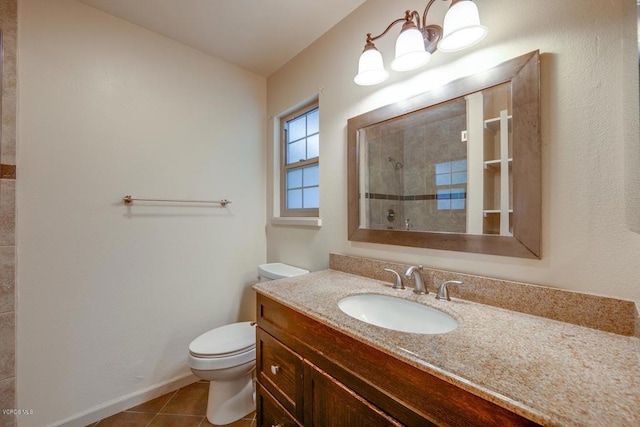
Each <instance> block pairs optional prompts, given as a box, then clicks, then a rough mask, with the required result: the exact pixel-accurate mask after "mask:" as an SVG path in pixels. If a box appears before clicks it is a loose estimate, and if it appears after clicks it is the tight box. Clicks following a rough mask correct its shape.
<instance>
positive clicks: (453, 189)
mask: <svg viewBox="0 0 640 427" xmlns="http://www.w3.org/2000/svg"><path fill="white" fill-rule="evenodd" d="M466 184H467V159H462V160H454V161H453V162H442V163H436V186H437V187H438V195H437V200H438V210H458V209H465V198H466V196H467V195H466V192H467V190H466Z"/></svg>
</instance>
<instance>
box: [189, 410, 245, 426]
mask: <svg viewBox="0 0 640 427" xmlns="http://www.w3.org/2000/svg"><path fill="white" fill-rule="evenodd" d="M255 421H256V413H255V412H253V413H251V414H249V415H247V416H246V417H244V418H243V419H241V420H238V421H235V422H233V423H231V424H225V426H224V427H255V425H256V424H255ZM200 426H201V427H210V426H216V424H211V423H210V422H209V420H207V418H206V417H205V418H204V420H203V421H202V424H200Z"/></svg>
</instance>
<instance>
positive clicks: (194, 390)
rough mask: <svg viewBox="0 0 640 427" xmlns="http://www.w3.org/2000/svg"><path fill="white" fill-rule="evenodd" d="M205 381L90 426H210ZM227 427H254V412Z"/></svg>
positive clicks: (206, 383) (207, 388) (207, 387)
mask: <svg viewBox="0 0 640 427" xmlns="http://www.w3.org/2000/svg"><path fill="white" fill-rule="evenodd" d="M208 393H209V383H208V382H206V381H203V382H197V383H193V384H191V385H188V386H186V387H183V388H181V389H179V390H177V391H172V392H171V393H167V394H165V395H164V396H160V397H158V398H156V399H153V400H150V401H149V402H146V403H143V404H141V405H138V406H134V407H133V408H131V409H127V410H126V411H123V412H120V413H119V414H116V415H113V416H111V417H109V418H105V419H103V420H101V421H98V422H97V423H95V424H91V427H93V426H97V427H202V426H212V425H213V424H211V423H210V422H209V421H207V417H205V414H206V411H207V395H208ZM227 426H228V427H256V421H255V413H252V414H249V415H248V416H247V417H246V418H245V419H242V420H240V421H236V422H235V423H232V424H227Z"/></svg>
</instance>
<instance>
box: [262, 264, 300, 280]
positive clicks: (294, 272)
mask: <svg viewBox="0 0 640 427" xmlns="http://www.w3.org/2000/svg"><path fill="white" fill-rule="evenodd" d="M308 272H309V270H305V269H303V268H298V267H294V266H292V265H288V264H283V263H281V262H273V263H270V264H260V265H259V266H258V280H260V281H261V282H266V281H267V280H276V279H282V278H284V277H293V276H300V275H301V274H307V273H308Z"/></svg>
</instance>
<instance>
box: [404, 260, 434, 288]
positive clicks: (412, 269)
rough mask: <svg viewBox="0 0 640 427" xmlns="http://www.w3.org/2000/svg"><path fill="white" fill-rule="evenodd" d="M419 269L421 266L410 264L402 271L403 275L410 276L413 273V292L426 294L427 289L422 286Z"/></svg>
mask: <svg viewBox="0 0 640 427" xmlns="http://www.w3.org/2000/svg"><path fill="white" fill-rule="evenodd" d="M420 270H422V266H421V265H419V266H417V267H416V266H415V265H412V266H411V267H409V268H408V269H407V272H406V273H404V275H405V277H411V275H413V281H414V282H415V285H416V288H415V289H414V290H413V293H414V294H428V293H429V291H428V290H427V288H426V287H425V286H424V281H423V280H422V276H421V275H420Z"/></svg>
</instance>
